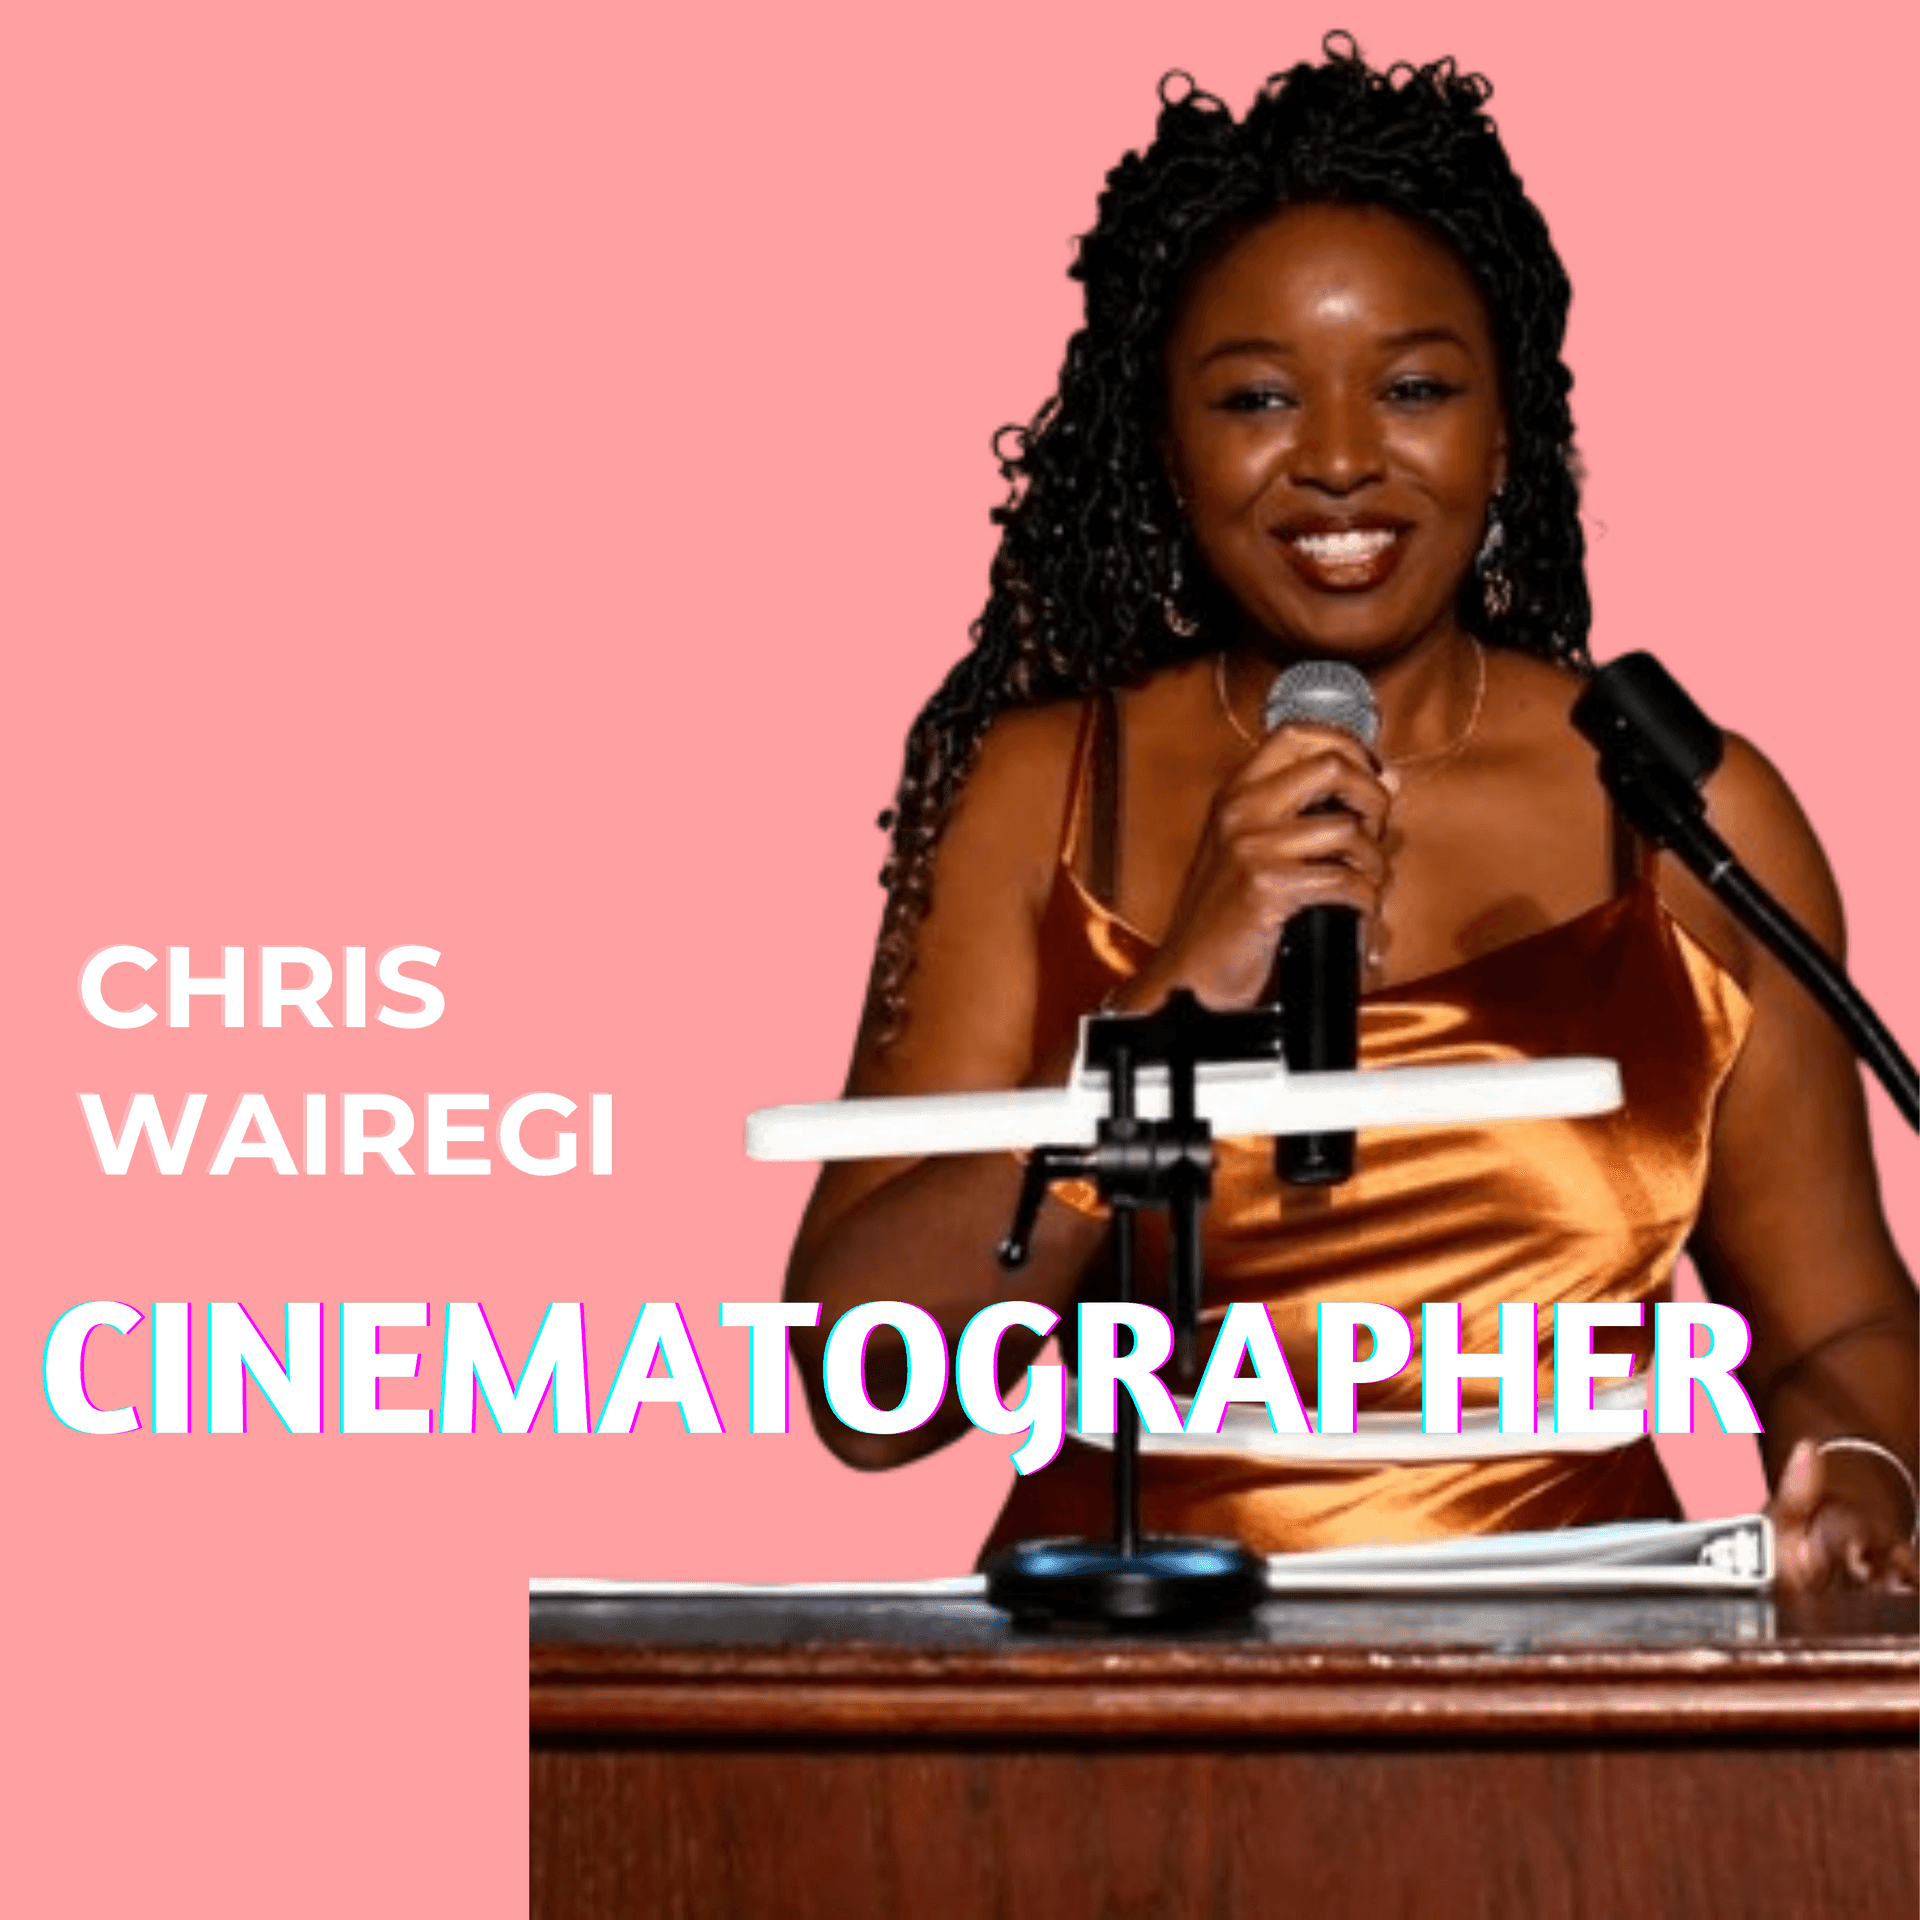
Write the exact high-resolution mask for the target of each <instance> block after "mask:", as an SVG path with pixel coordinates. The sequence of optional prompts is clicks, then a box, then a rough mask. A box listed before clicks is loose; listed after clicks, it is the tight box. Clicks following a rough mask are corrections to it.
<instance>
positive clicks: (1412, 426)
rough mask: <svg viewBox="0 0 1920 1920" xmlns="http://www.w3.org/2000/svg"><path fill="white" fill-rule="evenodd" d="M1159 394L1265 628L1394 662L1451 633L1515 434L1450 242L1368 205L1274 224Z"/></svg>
mask: <svg viewBox="0 0 1920 1920" xmlns="http://www.w3.org/2000/svg"><path fill="white" fill-rule="evenodd" d="M1167 382H1168V411H1167V427H1166V440H1165V454H1166V458H1167V463H1168V466H1169V469H1170V471H1171V474H1172V477H1173V480H1174V483H1175V485H1176V487H1177V488H1178V490H1179V492H1180V495H1181V497H1182V499H1183V500H1184V501H1185V503H1186V511H1187V519H1188V524H1189V525H1190V526H1191V528H1192V530H1193V535H1194V539H1195V541H1196V543H1197V544H1198V546H1199V549H1200V552H1201V553H1202V555H1203V556H1204V557H1205V559H1206V562H1207V564H1208V566H1209V567H1210V568H1211V569H1212V571H1213V573H1214V575H1215V576H1216V577H1217V578H1218V579H1219V581H1220V582H1221V584H1222V585H1223V586H1224V587H1226V589H1227V590H1228V592H1229V593H1231V594H1232V595H1233V597H1234V599H1235V600H1236V601H1237V602H1238V603H1239V605H1240V607H1241V609H1242V610H1243V612H1245V613H1246V614H1247V615H1248V617H1249V618H1250V619H1251V620H1253V621H1254V622H1255V623H1256V625H1257V626H1258V627H1260V628H1261V629H1262V630H1263V631H1264V632H1265V633H1266V634H1267V635H1268V636H1270V637H1272V638H1274V639H1277V640H1279V641H1280V642H1282V643H1283V644H1284V645H1286V646H1287V647H1289V648H1291V649H1297V650H1300V651H1304V652H1308V653H1315V654H1331V655H1336V656H1347V657H1350V658H1354V659H1357V660H1362V661H1365V660H1382V661H1384V660H1385V659H1388V658H1391V657H1393V656H1395V655H1397V654H1400V653H1402V652H1404V651H1405V650H1406V649H1407V648H1409V647H1410V646H1413V645H1415V644H1417V643H1418V642H1420V641H1421V640H1423V639H1426V638H1428V637H1430V636H1433V635H1436V634H1439V635H1445V634H1448V633H1451V632H1452V631H1453V630H1454V628H1455V621H1454V598H1455V594H1456V592H1457V590H1458V588H1459V584H1460V580H1461V577H1462V575H1463V574H1464V573H1465V572H1466V570H1467V568H1468V566H1469V565H1470V564H1471V563H1472V560H1473V556H1474V553H1475V550H1476V549H1477V548H1478V546H1479V544H1480V541H1481V539H1482V538H1483V536H1484V533H1485V528H1486V511H1487V501H1488V499H1489V498H1490V496H1491V495H1492V493H1493V490H1494V489H1495V487H1496V486H1498V485H1499V483H1500V479H1501V476H1502V474H1503V472H1504V470H1505V468H1504V463H1505V452H1506V428H1505V423H1504V420H1503V418H1502V413H1501V405H1500V381H1499V369H1498V366H1497V364H1496V361H1495V358H1494V349H1493V339H1492V335H1491V333H1490V331H1489V329H1488V325H1487V317H1486V313H1485V310H1484V308H1483V306H1482V303H1481V299H1480V294H1479V291H1478V289H1477V288H1476V287H1475V285H1474V283H1473V281H1472V279H1471V278H1470V277H1469V275H1468V273H1467V270H1466V269H1465V268H1464V267H1463V266H1462V265H1461V264H1460V263H1459V261H1458V260H1456V259H1455V258H1454V256H1453V254H1452V253H1451V252H1450V251H1449V250H1448V249H1447V248H1446V247H1445V246H1444V245H1443V244H1442V243H1441V242H1440V241H1438V240H1436V239H1434V238H1433V237H1432V236H1431V235H1429V234H1428V233H1426V232H1425V231H1424V230H1423V229H1421V228H1420V227H1418V226H1415V225H1414V224H1413V223H1412V222H1410V221H1408V220H1405V219H1402V218H1401V217H1400V216H1399V215H1398V214H1394V213H1389V212H1387V211H1385V210H1384V209H1382V208H1377V207H1343V206H1302V207H1294V208H1290V209H1289V210H1288V211H1286V212H1284V213H1281V214H1278V215H1276V216H1275V217H1274V218H1273V219H1271V220H1269V221H1267V222H1266V223H1265V224H1264V225H1263V226H1260V227H1256V228H1255V229H1254V230H1253V231H1252V232H1251V233H1249V234H1247V235H1246V236H1245V237H1244V238H1243V239H1241V240H1239V241H1238V242H1236V243H1235V245H1234V246H1233V247H1232V248H1230V249H1229V250H1228V251H1227V252H1226V253H1224V254H1223V255H1221V257H1220V258H1219V259H1218V260H1216V261H1214V262H1212V263H1211V264H1210V265H1209V266H1208V267H1207V268H1206V269H1205V270H1204V271H1203V272H1202V273H1201V274H1200V276H1199V277H1198V279H1197V280H1196V281H1195V283H1194V285H1193V287H1192V288H1191V289H1190V291H1189V293H1188V295H1187V299H1186V302H1185V305H1184V306H1183V307H1182V308H1181V311H1180V314H1179V317H1178V319H1177V321H1176V323H1175V326H1174V329H1173V332H1172V335H1171V337H1170V338H1169V341H1168V345H1167Z"/></svg>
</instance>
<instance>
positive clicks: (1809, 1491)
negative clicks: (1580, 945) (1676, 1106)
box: [1670, 740, 1920, 1589]
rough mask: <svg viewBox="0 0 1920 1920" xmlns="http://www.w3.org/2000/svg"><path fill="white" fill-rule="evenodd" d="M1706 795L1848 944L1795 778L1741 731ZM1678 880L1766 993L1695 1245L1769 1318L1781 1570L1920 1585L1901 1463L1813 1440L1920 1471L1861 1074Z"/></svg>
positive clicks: (1759, 1375) (1734, 1301)
mask: <svg viewBox="0 0 1920 1920" xmlns="http://www.w3.org/2000/svg"><path fill="white" fill-rule="evenodd" d="M1708 797H1709V802H1710V808H1711V812H1712V816H1713V819H1714V822H1715V824H1716V826H1717V827H1718V828H1719V830H1720V831H1721V833H1722V834H1723V835H1724V836H1725V837H1726V839H1727V841H1728V842H1729V844H1730V845H1732V846H1733V848H1734V849H1735V851H1736V852H1737V853H1738V854H1739V856H1740V858H1741V860H1742V861H1743V863H1744V864H1745V865H1746V866H1747V867H1748V868H1749V869H1750V871H1752V872H1753V874H1754V875H1755V877H1756V878H1757V879H1758V880H1759V881H1760V882H1761V884H1762V885H1763V886H1765V887H1766V888H1767V889H1768V890H1769V891H1770V892H1772V893H1773V894H1774V895H1775V896H1776V897H1777V898H1779V899H1780V900H1781V901H1782V903H1783V904H1784V905H1785V906H1786V907H1787V908H1788V910H1789V911H1790V912H1792V913H1793V914H1794V916H1795V917H1796V918H1797V919H1798V920H1799V921H1800V922H1801V923H1802V925H1804V926H1805V927H1806V928H1807V930H1808V931H1809V932H1810V933H1811V934H1812V935H1813V937H1814V938H1815V939H1816V940H1818V941H1819V942H1820V943H1821V945H1822V946H1824V947H1825V948H1826V949H1827V951H1828V952H1829V953H1831V954H1833V955H1835V956H1836V957H1844V939H1845V936H1844V929H1843V925H1842V920H1841V912H1840V901H1839V895H1838V893H1837V891H1836V889H1835V887H1834V883H1833V877H1832V874H1831V872H1830V871H1829V869H1828V867H1827V863H1826V860H1825V858H1824V856H1823V855H1822V853H1821V851H1820V847H1819V844H1818V842H1817V841H1816V840H1815V838H1814V835H1813V832H1812V829H1811V828H1810V827H1809V826H1808V824H1807V821H1806V818H1805V816H1804V815H1803V814H1802V813H1801V811H1800V809H1799V807H1798V805H1797V804H1796V803H1795V801H1794V798H1793V795H1792V794H1791V793H1790V792H1789V791H1788V789H1787V786H1786V783H1785V782H1784V781H1783V780H1781V778H1780V776H1779V775H1778V774H1777V773H1776V772H1775V771H1774V769H1773V768H1772V767H1771V766H1769V765H1768V764H1767V762H1766V761H1765V760H1763V759H1762V758H1761V756H1760V755H1759V754H1757V753H1756V752H1754V751H1753V749H1752V748H1750V747H1748V746H1747V745H1746V744H1745V743H1744V742H1741V741H1737V740H1730V741H1729V742H1728V755H1727V760H1726V763H1725V766H1724V767H1723V769H1722V771H1721V772H1720V774H1719V775H1718V776H1716V778H1715V780H1714V782H1713V784H1712V787H1711V789H1710V791H1709V796H1708ZM1670 891H1671V892H1672V893H1673V895H1674V897H1675V900H1676V904H1678V905H1680V907H1681V909H1682V912H1683V917H1685V918H1687V919H1689V920H1690V921H1691V922H1692V923H1693V924H1696V925H1700V926H1702V927H1703V929H1707V928H1709V927H1711V929H1712V930H1711V931H1710V932H1709V934H1708V937H1709V939H1710V940H1711V942H1712V944H1713V945H1714V946H1715V947H1716V948H1717V950H1718V951H1720V952H1722V953H1728V952H1733V953H1736V954H1737V955H1738V956H1739V971H1740V972H1741V973H1742V974H1743V976H1744V982H1745V985H1746V988H1747V992H1748V995H1749V997H1750V999H1751V1000H1752V1002H1753V1009H1754V1020H1753V1026H1752V1029H1751V1031H1750V1033H1749V1035H1748V1038H1747V1043H1746V1046H1745V1047H1744V1049H1743V1050H1742V1052H1741V1056H1740V1059H1739V1061H1738V1062H1737V1064H1736V1065H1735V1067H1734V1069H1733V1072H1732V1073H1731V1075H1730V1076H1729V1078H1728V1082H1727V1085H1726V1088H1725V1090H1724V1093H1723V1096H1722V1100H1721V1105H1720V1110H1719V1114H1718V1117H1717V1121H1716V1125H1715V1130H1714V1140H1713V1160H1712V1166H1711V1168H1710V1171H1709V1176H1708V1183H1707V1191H1706V1198H1705V1203H1704V1206H1703V1209H1702V1212H1701V1218H1700V1224H1699V1229H1698V1231H1697V1233H1696V1235H1695V1238H1694V1243H1693V1248H1692V1251H1693V1254H1694V1258H1695V1263H1696V1265H1697V1266H1698V1268H1699V1271H1700V1275H1701V1278H1702V1281H1703V1282H1704V1283H1705V1285H1706V1287H1707V1289H1708V1291H1709V1292H1710V1293H1711V1294H1712V1295H1713V1296H1714V1298H1715V1299H1717V1300H1721V1301H1723V1302H1725V1303H1726V1304H1727V1305H1729V1306H1732V1307H1735V1308H1737V1309H1738V1310H1739V1311H1740V1312H1741V1313H1742V1314H1744V1315H1745V1317H1746V1319H1747V1323H1748V1325H1749V1327H1750V1328H1751V1330H1752V1335H1753V1345H1752V1348H1751V1351H1750V1353H1749V1355H1748V1358H1747V1362H1746V1364H1745V1366H1744V1367H1743V1368H1742V1369H1741V1373H1742V1377H1743V1379H1744V1381H1745V1383H1746V1386H1747V1390H1748V1392H1749V1393H1750V1394H1751V1395H1752V1398H1753V1402H1754V1406H1755V1408H1756V1410H1757V1411H1758V1413H1759V1415H1760V1420H1761V1424H1762V1426H1763V1427H1764V1429H1765V1432H1764V1434H1763V1436H1762V1439H1761V1455H1762V1459H1763V1461H1764V1463H1765V1466H1766V1470H1767V1477H1768V1481H1769V1483H1770V1485H1771V1486H1772V1487H1773V1489H1774V1494H1775V1500H1774V1514H1775V1518H1776V1521H1777V1522H1778V1523H1779V1527H1780V1549H1781V1551H1780V1562H1781V1577H1782V1579H1783V1581H1784V1582H1785V1583H1786V1584H1787V1585H1789V1586H1792V1587H1796V1588H1801V1589H1806V1588H1817V1587H1822V1586H1826V1585H1831V1584H1853V1585H1859V1584H1880V1585H1900V1584H1911V1583H1912V1581H1913V1578H1914V1556H1913V1547H1912V1530H1913V1525H1914V1518H1915V1516H1914V1501H1913V1498H1912V1495H1911V1493H1910V1490H1909V1488H1908V1486H1907V1485H1906V1484H1904V1483H1903V1482H1902V1480H1901V1478H1900V1475H1899V1473H1898V1471H1897V1470H1896V1469H1895V1468H1894V1467H1893V1466H1892V1465H1890V1464H1889V1463H1888V1462H1887V1461H1886V1460H1884V1459H1882V1458H1878V1457H1876V1456H1875V1455H1874V1454H1873V1453H1871V1452H1870V1451H1867V1450H1862V1449H1853V1448H1846V1449H1840V1448H1835V1449H1829V1450H1828V1451H1826V1452H1824V1453H1821V1452H1817V1451H1816V1450H1817V1448H1818V1445H1819V1443H1820V1442H1822V1441H1825V1440H1829V1439H1839V1438H1853V1439H1860V1440H1866V1441H1870V1442H1872V1443H1873V1444H1874V1445H1875V1446H1879V1447H1884V1448H1886V1449H1887V1450H1888V1451H1889V1452H1891V1453H1892V1454H1893V1455H1894V1456H1895V1457H1896V1458H1897V1459H1898V1460H1900V1461H1901V1462H1902V1463H1903V1464H1904V1465H1905V1467H1906V1468H1907V1470H1908V1471H1909V1472H1910V1473H1911V1472H1912V1471H1913V1470H1914V1466H1915V1457H1916V1433H1915V1429H1916V1420H1917V1418H1920V1408H1917V1406H1916V1399H1917V1397H1920V1396H1917V1394H1916V1379H1917V1377H1920V1340H1917V1337H1916V1335H1917V1330H1920V1315H1917V1314H1916V1303H1915V1297H1914V1289H1913V1282H1912V1280H1911V1278H1910V1277H1909V1276H1908V1274H1907V1272H1906V1269H1905V1268H1904V1267H1903V1265H1902V1264H1901V1261H1900V1256H1899V1254H1898V1252H1897V1251H1896V1250H1895V1248H1894V1245H1893V1240H1892V1237H1891V1235H1890V1233H1889V1232H1888V1229H1887V1223H1886V1218H1885V1215H1884V1213H1883V1211H1882V1209H1881V1204H1880V1193H1879V1187H1878V1183H1877V1181H1876V1179H1875V1175H1874V1166H1873V1153H1872V1145H1871V1141H1870V1138H1869V1134H1868V1127H1867V1112H1866V1101H1865V1097H1864V1092H1863V1089H1862V1085H1861V1077H1860V1073H1859V1070H1858V1068H1857V1066H1856V1065H1855V1062H1854V1059H1853V1055H1852V1051H1851V1049H1850V1048H1849V1047H1848V1046H1847V1043H1846V1042H1845V1040H1843V1039H1842V1038H1841V1036H1840V1033H1839V1031H1838V1029H1837V1028H1836V1027H1835V1026H1834V1025H1833V1023H1832V1022H1831V1021H1830V1020H1829V1019H1828V1018H1827V1016H1826V1015H1825V1014H1824V1013H1823V1012H1822V1011H1821V1010H1820V1009H1819V1007H1818V1006H1817V1005H1816V1004H1815V1003H1814V1001H1813V999H1812V997H1811V996H1810V995H1809V994H1808V993H1807V992H1806V991H1805V989H1804V988H1802V987H1801V986H1800V984H1799V983H1798V982H1797V981H1796V980H1794V979H1793V978H1792V977H1791V976H1790V975H1789V974H1788V973H1787V972H1786V971H1785V969H1784V968H1783V967H1782V966H1781V965H1780V964H1779V962H1777V961H1776V960H1775V959H1774V958H1773V957H1772V955H1771V954H1769V953H1767V952H1766V951H1764V950H1763V949H1762V948H1760V947H1759V945H1758V943H1757V942H1755V941H1753V940H1752V939H1751V937H1750V936H1748V935H1746V934H1744V933H1743V932H1740V931H1738V930H1737V929H1735V928H1733V926H1732V924H1731V922H1730V921H1729V920H1728V919H1727V918H1726V916H1725V914H1724V911H1723V910H1722V909H1720V908H1719V907H1718V906H1717V905H1715V904H1712V903H1711V902H1710V899H1709V896H1708V895H1707V894H1706V893H1705V891H1704V889H1701V888H1699V887H1698V886H1697V885H1696V884H1695V883H1694V882H1692V881H1691V880H1686V879H1677V880H1675V882H1674V883H1673V886H1672V887H1671V889H1670Z"/></svg>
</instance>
